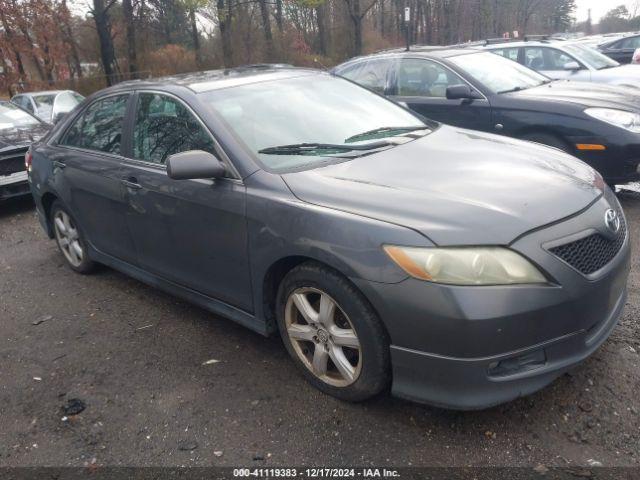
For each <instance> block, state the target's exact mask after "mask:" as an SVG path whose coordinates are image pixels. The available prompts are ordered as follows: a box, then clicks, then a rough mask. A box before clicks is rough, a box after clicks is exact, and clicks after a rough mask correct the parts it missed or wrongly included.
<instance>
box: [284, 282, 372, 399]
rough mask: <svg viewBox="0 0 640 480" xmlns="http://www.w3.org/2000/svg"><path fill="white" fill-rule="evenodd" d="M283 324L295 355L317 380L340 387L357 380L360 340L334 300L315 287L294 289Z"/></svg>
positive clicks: (360, 365)
mask: <svg viewBox="0 0 640 480" xmlns="http://www.w3.org/2000/svg"><path fill="white" fill-rule="evenodd" d="M285 323H286V328H287V334H288V335H289V338H290V339H291V343H292V345H293V348H294V350H295V352H296V354H297V355H298V357H299V358H300V360H302V362H303V364H304V365H305V366H306V367H307V368H308V369H309V370H310V371H311V372H312V373H313V374H314V375H315V376H316V377H318V378H320V379H321V380H322V381H324V382H326V383H328V384H330V385H334V386H339V387H344V386H347V385H350V384H352V383H353V382H355V381H356V380H357V378H358V376H359V374H360V370H361V367H362V355H361V350H360V341H359V340H358V336H357V334H356V332H355V329H354V328H353V326H352V325H351V322H350V320H349V318H348V317H347V316H346V314H345V313H344V312H343V311H342V309H341V308H340V307H339V306H338V304H337V303H336V302H335V300H333V298H331V297H330V296H329V295H327V294H326V293H325V292H322V291H320V290H317V289H315V288H299V289H297V290H295V291H294V292H293V293H292V294H291V295H290V296H289V299H288V301H287V305H286V307H285Z"/></svg>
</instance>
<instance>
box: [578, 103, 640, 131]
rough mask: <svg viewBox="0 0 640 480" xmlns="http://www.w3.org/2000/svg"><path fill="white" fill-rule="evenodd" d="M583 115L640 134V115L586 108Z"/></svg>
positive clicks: (607, 109) (609, 109) (611, 109)
mask: <svg viewBox="0 0 640 480" xmlns="http://www.w3.org/2000/svg"><path fill="white" fill-rule="evenodd" d="M584 113H586V114H587V115H589V116H590V117H593V118H597V119H598V120H602V121H603V122H607V123H610V124H611V125H615V126H616V127H620V128H624V129H625V130H629V131H630V132H636V133H640V115H638V114H637V113H633V112H627V111H625V110H615V109H613V108H587V109H586V110H585V111H584Z"/></svg>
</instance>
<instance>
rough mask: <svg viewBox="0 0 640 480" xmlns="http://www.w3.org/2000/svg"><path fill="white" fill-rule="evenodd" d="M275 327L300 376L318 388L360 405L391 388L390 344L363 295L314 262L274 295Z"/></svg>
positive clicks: (292, 274)
mask: <svg viewBox="0 0 640 480" xmlns="http://www.w3.org/2000/svg"><path fill="white" fill-rule="evenodd" d="M277 317H278V326H279V329H280V333H281V336H282V339H283V341H284V344H285V346H286V348H287V350H288V351H289V354H290V355H291V357H292V358H293V360H294V362H295V363H296V364H297V365H298V367H300V369H301V370H302V373H303V374H304V376H305V377H306V378H307V380H309V382H310V383H311V384H313V385H314V386H315V387H316V388H318V389H319V390H321V391H323V392H325V393H328V394H329V395H332V396H335V397H337V398H340V399H342V400H347V401H361V400H365V399H367V398H370V397H373V396H374V395H377V394H378V393H380V392H381V391H382V390H383V389H385V388H386V387H387V385H388V384H389V379H390V374H389V370H390V369H389V341H388V335H387V332H386V330H385V329H384V326H383V325H382V322H381V321H380V319H379V318H378V316H377V315H376V313H375V312H374V311H373V309H372V307H371V306H370V305H369V303H368V302H367V300H366V299H365V298H364V296H363V295H362V294H361V293H360V292H359V291H358V290H357V289H356V288H355V287H354V286H353V285H352V284H351V283H350V282H348V281H347V280H346V279H345V278H344V277H343V276H341V275H340V274H338V273H337V272H335V271H333V270H331V269H329V268H326V267H324V266H322V265H319V264H315V263H305V264H302V265H300V266H298V267H296V268H294V269H293V270H292V271H291V272H289V273H288V274H287V276H286V277H285V278H284V280H283V281H282V284H281V285H280V288H279V292H278V302H277Z"/></svg>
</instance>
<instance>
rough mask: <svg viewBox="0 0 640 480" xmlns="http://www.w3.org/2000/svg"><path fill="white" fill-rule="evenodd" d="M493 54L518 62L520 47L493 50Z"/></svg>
mask: <svg viewBox="0 0 640 480" xmlns="http://www.w3.org/2000/svg"><path fill="white" fill-rule="evenodd" d="M491 51H492V52H493V53H495V54H497V55H500V56H501V57H504V58H508V59H509V60H513V61H514V62H517V61H518V47H515V48H498V49H495V50H491Z"/></svg>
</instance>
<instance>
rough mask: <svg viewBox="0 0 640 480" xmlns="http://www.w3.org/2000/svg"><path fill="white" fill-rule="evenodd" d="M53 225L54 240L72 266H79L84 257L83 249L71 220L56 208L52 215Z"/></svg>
mask: <svg viewBox="0 0 640 480" xmlns="http://www.w3.org/2000/svg"><path fill="white" fill-rule="evenodd" d="M53 226H54V230H55V234H56V240H57V242H58V245H59V246H60V250H62V253H63V254H64V256H65V258H66V259H67V260H68V262H69V263H70V264H71V265H73V266H74V267H79V266H80V264H81V263H82V260H83V259H84V249H83V248H82V244H81V243H80V236H79V233H78V229H77V227H76V226H75V225H74V223H73V220H71V217H70V216H69V214H67V213H66V212H64V211H63V210H58V211H57V212H56V214H55V216H54V217H53Z"/></svg>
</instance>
